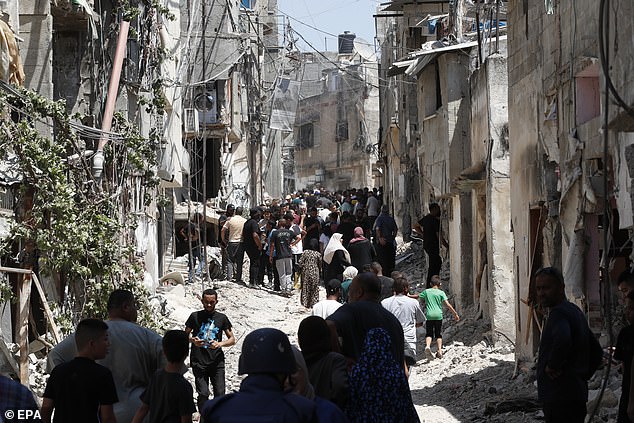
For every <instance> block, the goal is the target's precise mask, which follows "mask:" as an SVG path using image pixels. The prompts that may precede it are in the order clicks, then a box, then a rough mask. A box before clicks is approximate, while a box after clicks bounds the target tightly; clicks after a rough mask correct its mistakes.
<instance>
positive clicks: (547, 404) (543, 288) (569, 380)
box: [535, 267, 602, 423]
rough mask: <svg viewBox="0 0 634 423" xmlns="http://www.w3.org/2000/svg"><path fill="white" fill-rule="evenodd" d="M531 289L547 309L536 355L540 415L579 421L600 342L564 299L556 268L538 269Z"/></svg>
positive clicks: (549, 422)
mask: <svg viewBox="0 0 634 423" xmlns="http://www.w3.org/2000/svg"><path fill="white" fill-rule="evenodd" d="M535 288H536V292H537V300H538V301H539V303H540V304H541V306H542V307H545V308H548V309H549V314H548V318H547V320H546V323H545V325H544V330H543V332H542V337H541V342H540V345H539V356H538V358H537V395H538V398H539V401H540V402H541V403H542V406H543V408H544V418H545V420H546V423H556V422H557V423H561V422H568V423H577V422H578V423H583V421H584V420H585V417H586V402H587V401H588V379H590V377H591V376H592V374H593V373H594V372H595V370H596V368H597V367H598V365H599V363H600V361H601V356H602V350H601V345H599V342H598V341H597V340H596V338H595V337H594V335H593V334H592V332H591V331H590V328H589V327H588V322H587V321H586V317H585V316H584V314H583V312H582V311H581V310H580V309H579V307H577V306H576V305H574V304H573V303H571V302H569V301H568V300H567V299H566V294H565V291H564V278H563V276H562V274H561V272H560V271H559V270H558V269H555V268H553V267H546V268H544V269H540V270H538V271H537V273H536V274H535ZM597 357H598V359H597Z"/></svg>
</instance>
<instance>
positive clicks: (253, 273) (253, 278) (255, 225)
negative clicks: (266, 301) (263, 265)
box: [242, 207, 262, 288]
mask: <svg viewBox="0 0 634 423" xmlns="http://www.w3.org/2000/svg"><path fill="white" fill-rule="evenodd" d="M249 215H250V216H251V218H250V219H249V220H247V221H246V222H244V227H243V229H242V245H243V246H244V251H245V252H246V253H247V256H249V286H250V287H252V288H254V287H255V286H256V285H257V284H258V280H259V277H258V273H259V271H260V255H261V254H262V239H261V238H260V225H259V220H260V209H259V208H257V207H255V208H252V209H251V210H250V212H249Z"/></svg>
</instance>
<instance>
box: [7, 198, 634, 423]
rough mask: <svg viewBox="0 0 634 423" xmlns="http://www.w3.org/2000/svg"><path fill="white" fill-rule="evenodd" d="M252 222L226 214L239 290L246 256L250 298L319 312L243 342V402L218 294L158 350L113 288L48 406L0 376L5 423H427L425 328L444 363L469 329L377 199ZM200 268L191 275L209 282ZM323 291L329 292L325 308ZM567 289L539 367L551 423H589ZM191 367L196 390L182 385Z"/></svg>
mask: <svg viewBox="0 0 634 423" xmlns="http://www.w3.org/2000/svg"><path fill="white" fill-rule="evenodd" d="M324 210H326V211H324ZM243 212H244V210H242V209H241V208H240V207H236V208H234V207H227V219H226V221H225V222H224V224H223V225H222V230H221V232H220V239H221V240H222V245H223V250H224V251H225V253H226V265H227V276H228V277H229V278H230V279H231V280H233V281H235V282H242V264H243V256H244V254H246V255H247V256H248V258H249V262H250V263H249V286H252V287H258V286H263V285H266V283H267V282H268V284H269V288H271V289H272V290H275V291H279V292H280V294H281V295H284V296H288V295H290V293H291V292H292V290H293V289H294V288H297V287H298V286H299V287H301V288H300V289H301V295H300V301H301V303H302V305H304V306H305V307H306V308H308V309H311V312H310V314H311V315H310V316H309V317H306V318H305V319H303V320H302V321H301V322H299V325H298V328H297V340H298V344H299V348H298V347H296V346H293V345H291V343H290V340H289V338H288V336H287V335H286V334H285V333H283V332H281V331H280V330H278V329H277V328H260V329H256V330H254V331H253V332H251V333H249V334H247V335H246V336H245V338H244V341H243V344H242V353H241V355H240V359H239V363H238V369H237V372H238V374H240V375H246V376H245V378H244V379H243V380H242V382H241V385H240V389H239V390H238V391H237V392H232V393H227V392H226V387H225V377H226V374H225V355H224V352H223V348H226V347H229V346H232V345H234V344H235V343H236V336H235V335H234V333H233V327H232V324H231V321H230V319H229V317H228V316H227V315H225V314H223V313H221V312H219V311H218V310H216V306H217V304H218V302H219V294H218V292H217V291H216V290H214V289H206V290H204V291H203V292H202V293H201V295H200V300H201V303H202V309H200V310H198V311H194V312H192V313H191V315H190V316H189V318H188V319H187V320H186V321H185V322H183V330H170V331H167V332H166V333H165V334H164V336H162V337H161V336H160V335H158V334H157V333H155V332H153V331H151V330H149V329H146V328H143V327H141V326H139V325H138V324H137V323H136V319H137V308H136V299H135V298H134V296H133V294H132V293H131V292H130V291H126V290H115V291H114V292H112V294H111V295H110V298H109V301H108V316H109V318H108V320H106V321H101V320H99V319H85V320H82V321H81V322H80V323H79V325H78V326H77V329H76V331H75V333H74V334H72V335H70V336H68V337H67V338H66V339H65V340H63V341H62V342H61V343H59V344H58V345H57V346H55V348H53V349H52V350H51V351H50V353H49V355H48V364H49V372H50V377H49V379H48V383H47V386H46V389H45V391H44V396H43V397H44V398H43V403H42V406H41V408H38V407H37V405H36V403H35V401H33V396H32V395H31V394H30V392H29V391H28V389H26V388H24V387H21V386H20V385H19V384H18V383H17V382H13V381H10V380H9V379H8V378H6V377H2V376H0V413H4V412H5V411H6V410H13V409H15V410H17V409H18V408H19V409H25V410H26V409H28V410H32V411H33V412H34V413H35V414H33V415H32V417H33V418H32V419H31V421H45V422H50V421H53V422H56V423H61V422H75V421H77V422H79V421H81V422H134V423H140V422H143V421H149V422H163V421H173V422H181V423H182V422H191V421H192V418H193V417H192V416H193V415H194V413H195V412H196V411H198V412H199V414H200V421H204V422H225V421H236V422H247V421H275V422H352V423H356V422H375V421H380V422H395V423H396V422H418V421H420V420H419V417H418V415H417V412H416V410H415V408H414V403H413V401H412V396H411V392H410V390H409V384H408V378H409V372H410V368H411V366H412V365H415V363H416V362H417V357H418V354H417V346H418V344H419V340H418V339H417V332H418V331H417V328H419V327H421V326H423V325H425V349H424V352H425V358H426V359H428V360H432V359H434V357H435V358H437V359H442V357H443V349H442V348H443V346H442V345H443V344H442V325H443V318H444V315H443V309H444V308H447V309H448V310H449V311H451V313H452V314H453V317H454V319H455V320H456V321H457V320H460V316H459V314H458V313H457V311H456V310H455V309H454V308H453V306H452V305H451V303H450V302H449V300H448V297H447V295H446V293H445V292H444V291H443V290H442V289H441V287H442V280H441V278H440V277H439V275H438V274H434V275H429V276H428V284H427V288H426V289H424V290H422V291H421V292H419V293H412V292H411V291H410V285H409V284H410V281H409V280H408V276H407V275H406V274H404V273H402V272H399V271H395V270H394V255H395V236H396V231H397V227H396V223H395V222H394V219H393V218H392V217H391V216H390V214H389V208H388V207H387V206H386V205H382V204H381V195H380V193H379V192H376V191H372V190H359V191H352V192H343V193H334V194H326V195H320V194H319V193H316V192H313V193H300V194H292V195H289V196H288V197H287V199H286V201H285V202H282V203H280V204H271V205H270V207H268V208H259V207H256V208H253V209H251V210H250V212H249V219H246V218H245V217H243V216H242V214H243ZM375 213H376V214H375ZM438 217H439V209H436V207H435V206H430V214H429V215H427V216H426V217H425V218H423V219H421V220H420V221H419V223H418V225H415V227H414V230H415V231H417V232H420V234H422V235H423V236H424V237H426V238H427V241H426V243H425V246H424V247H425V249H426V250H428V249H429V250H430V252H428V254H435V253H436V252H437V251H438V250H437V247H438V244H439V243H441V242H442V241H441V239H442V235H441V233H440V225H439V221H438ZM196 230H197V229H196V223H195V222H192V225H190V226H188V227H187V228H186V229H185V230H184V231H183V233H184V234H185V235H186V236H188V237H195V232H196ZM431 261H434V260H430V262H431ZM434 263H435V264H434V266H437V260H436V261H434ZM195 264H196V263H195V261H192V262H191V267H190V271H191V272H194V271H197V270H199V269H200V265H199V267H198V268H195V267H194V265H195ZM195 269H196V270H195ZM433 269H434V271H435V270H436V269H437V267H434V268H433ZM388 275H389V276H388ZM265 277H266V279H267V281H265ZM245 285H246V284H245ZM320 286H324V287H325V290H326V298H325V299H323V300H321V301H319V288H320ZM564 287H565V285H564V279H563V276H562V275H561V272H560V271H559V270H557V269H555V268H545V269H541V270H539V271H537V272H536V274H535V294H536V298H537V300H538V302H539V304H540V305H541V306H542V307H543V308H544V309H548V310H549V316H548V319H547V320H546V323H545V325H544V327H543V332H542V336H541V344H540V348H539V355H538V361H537V371H536V379H537V386H538V395H539V399H540V401H541V402H542V403H543V408H544V417H545V420H546V421H547V422H561V421H570V422H572V421H579V422H582V421H583V419H584V418H585V415H586V408H585V407H586V401H587V397H588V384H587V381H588V379H589V378H590V376H592V374H593V373H594V371H595V370H596V368H597V367H598V365H599V364H600V363H599V362H600V359H601V356H602V349H601V347H600V345H599V343H598V342H597V340H596V338H595V336H594V335H593V334H592V333H591V331H590V329H589V327H588V324H587V320H586V319H585V317H584V315H583V313H582V312H581V310H580V309H579V308H578V307H577V306H576V305H574V304H572V303H570V302H568V301H567V300H566V297H565V290H564ZM619 290H621V292H622V293H623V296H624V299H625V304H626V313H627V314H626V315H627V318H628V320H629V321H630V322H633V323H634V313H633V312H632V310H634V275H632V274H631V273H630V272H629V271H628V272H624V273H623V275H622V276H621V278H620V279H619ZM421 305H424V306H425V312H423V308H422V306H421ZM633 327H634V326H628V327H627V328H625V329H624V330H623V331H622V332H621V334H620V335H619V340H618V342H617V345H616V351H615V354H614V357H615V358H617V359H620V360H622V361H623V362H624V363H625V370H626V372H627V373H626V374H625V375H624V378H623V394H622V398H621V406H620V410H619V420H618V421H619V422H629V421H631V420H630V419H631V417H632V416H633V415H634V406H631V407H629V408H628V405H629V404H630V403H632V404H634V401H633V400H632V399H631V398H630V397H634V394H632V393H631V391H632V390H631V389H630V378H629V372H630V371H631V363H632V357H633V355H634V341H633V339H634V335H633V334H634V329H632V328H633ZM434 340H435V341H436V353H435V354H433V353H432V350H431V348H432V343H433V341H434ZM188 357H189V365H190V367H191V369H192V373H193V375H194V380H195V383H194V388H192V386H191V384H190V383H189V382H187V380H185V379H184V377H183V374H184V373H185V371H186V370H187V368H186V365H185V363H186V360H187V358H188ZM194 389H195V394H194ZM5 397H6V398H8V400H7V399H6V398H5ZM194 398H196V401H195V402H194ZM11 401H12V402H11ZM0 418H1V417H0ZM40 418H41V420H40ZM26 420H27V421H28V419H26Z"/></svg>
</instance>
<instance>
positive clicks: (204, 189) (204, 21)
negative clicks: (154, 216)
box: [200, 0, 215, 290]
mask: <svg viewBox="0 0 634 423" xmlns="http://www.w3.org/2000/svg"><path fill="white" fill-rule="evenodd" d="M202 9H203V10H202V12H203V19H202V27H203V45H202V53H203V81H206V78H207V56H206V54H207V53H206V39H207V8H206V7H205V0H203V1H202ZM203 89H204V92H203V95H204V96H205V106H207V83H206V82H205V86H204V87H203ZM214 104H215V103H214V102H211V106H213V105H214ZM207 114H208V113H207V111H206V110H205V113H203V171H202V175H201V177H202V196H201V198H202V200H203V227H202V236H201V238H202V247H203V248H202V255H203V256H202V260H203V271H204V272H205V277H204V278H202V281H201V287H200V288H201V290H204V289H205V282H207V281H208V280H209V267H208V266H207Z"/></svg>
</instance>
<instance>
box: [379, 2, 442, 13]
mask: <svg viewBox="0 0 634 423" xmlns="http://www.w3.org/2000/svg"><path fill="white" fill-rule="evenodd" d="M425 3H428V4H442V3H446V4H447V3H449V0H393V1H391V2H387V3H381V6H384V5H385V6H387V7H385V8H384V9H381V11H395V10H403V7H404V6H406V5H408V4H412V5H420V4H425Z"/></svg>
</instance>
